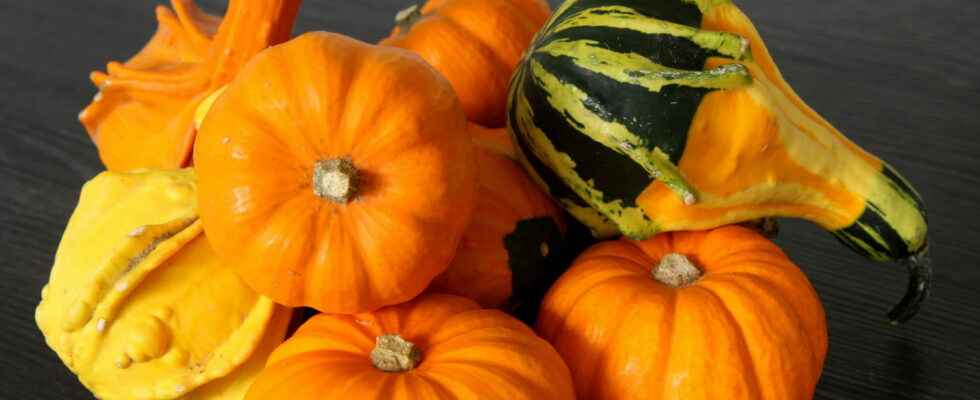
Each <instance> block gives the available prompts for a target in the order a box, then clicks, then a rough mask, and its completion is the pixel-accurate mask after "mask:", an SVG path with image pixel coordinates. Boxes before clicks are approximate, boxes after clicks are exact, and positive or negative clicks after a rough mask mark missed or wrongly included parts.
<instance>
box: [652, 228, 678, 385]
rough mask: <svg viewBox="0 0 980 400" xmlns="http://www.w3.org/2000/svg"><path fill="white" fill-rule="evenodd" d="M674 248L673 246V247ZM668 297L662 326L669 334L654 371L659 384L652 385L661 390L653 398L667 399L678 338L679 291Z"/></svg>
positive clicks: (671, 291)
mask: <svg viewBox="0 0 980 400" xmlns="http://www.w3.org/2000/svg"><path fill="white" fill-rule="evenodd" d="M671 248H673V246H671ZM668 297H669V299H670V305H669V306H667V307H664V310H665V312H664V314H665V317H664V318H663V320H662V321H661V323H662V324H665V325H669V326H668V327H667V328H665V329H664V331H669V332H670V333H669V334H666V335H663V340H664V343H661V345H660V349H661V352H662V353H661V356H660V357H657V363H658V364H659V365H658V368H655V369H654V371H657V372H654V375H655V378H654V381H655V382H657V384H655V385H650V388H652V389H656V388H660V390H661V392H660V393H651V397H652V398H659V397H665V396H664V393H663V391H664V390H665V389H666V388H667V387H668V385H667V371H669V368H670V359H671V356H672V353H673V349H672V348H673V344H674V342H675V337H676V336H677V334H678V333H677V319H676V316H675V315H676V314H677V291H676V290H668Z"/></svg>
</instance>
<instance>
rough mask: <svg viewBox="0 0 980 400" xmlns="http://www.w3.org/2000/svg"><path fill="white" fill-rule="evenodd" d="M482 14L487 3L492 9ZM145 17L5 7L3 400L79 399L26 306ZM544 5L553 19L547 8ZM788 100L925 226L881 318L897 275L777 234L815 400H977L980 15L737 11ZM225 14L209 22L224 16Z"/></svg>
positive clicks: (345, 7) (756, 0)
mask: <svg viewBox="0 0 980 400" xmlns="http://www.w3.org/2000/svg"><path fill="white" fill-rule="evenodd" d="M487 1H492V0H487ZM156 3H157V2H151V1H132V0H115V1H107V0H101V1H67V0H34V1H13V0H0V298H2V300H0V301H2V308H0V329H2V332H3V337H2V339H0V398H3V399H14V398H17V399H34V398H38V399H61V398H89V397H90V395H89V394H88V392H86V391H85V390H84V388H83V387H82V386H81V385H80V384H78V383H77V380H76V379H75V377H74V376H72V375H71V374H70V373H69V372H68V370H67V368H65V367H64V366H62V364H61V362H60V361H59V360H58V358H57V357H56V356H55V354H54V352H52V351H50V350H49V349H48V348H47V347H46V346H45V345H44V341H43V339H42V337H41V334H40V332H39V331H38V329H37V327H36V326H35V324H34V307H35V306H36V305H37V302H38V301H39V298H40V290H41V286H42V285H43V284H44V282H45V281H46V280H47V277H48V273H49V270H50V266H51V264H52V260H53V257H54V252H55V249H56V248H57V245H58V241H59V239H60V236H61V231H62V230H63V229H64V226H65V224H66V222H67V220H68V217H69V215H70V214H71V211H72V209H73V208H74V206H75V202H76V201H77V197H78V193H79V189H80V187H81V185H82V183H83V182H84V181H86V180H88V179H90V178H92V177H93V176H95V175H96V174H97V173H98V172H99V171H100V170H101V164H100V163H99V160H98V156H97V154H96V151H95V147H94V146H93V145H92V143H91V142H90V141H89V139H88V136H87V135H86V133H85V130H84V129H83V128H82V126H81V125H80V124H79V123H78V120H77V114H78V112H79V111H80V110H81V109H82V107H83V106H84V105H85V104H87V103H88V102H89V100H90V99H91V97H92V95H94V94H95V89H94V88H93V87H92V86H91V85H90V84H89V82H88V80H87V75H88V73H89V71H91V70H93V69H100V68H104V63H105V62H106V61H108V60H124V59H126V58H127V57H128V56H130V55H132V54H134V53H135V52H136V51H137V50H138V49H139V48H140V47H141V46H142V44H143V43H144V42H145V41H146V40H147V39H148V38H149V36H150V35H151V33H152V32H153V29H154V27H155V22H154V19H153V12H152V10H153V8H152V6H153V5H154V4H156ZM406 3H409V0H384V1H381V0H356V1H355V0H331V1H328V0H306V2H305V4H304V5H303V9H302V10H301V16H300V18H299V23H298V26H297V28H296V30H297V32H301V31H308V30H330V31H337V32H342V33H345V34H348V35H351V36H354V37H356V38H359V39H362V40H365V41H376V40H378V39H379V38H381V37H382V36H383V35H384V34H386V33H387V32H388V29H389V27H390V21H391V17H392V16H393V15H394V14H395V12H396V11H397V10H398V9H400V8H401V7H402V6H405V5H406ZM553 3H556V2H555V1H553ZM737 3H738V4H740V6H741V7H742V8H743V10H745V11H746V13H747V14H748V15H749V16H750V17H752V19H753V20H754V21H755V23H756V26H757V27H758V28H759V30H760V31H761V32H762V35H763V37H764V38H765V39H766V42H767V44H768V45H769V47H770V50H771V51H772V52H773V53H774V56H775V58H776V60H777V62H778V63H779V65H780V67H781V68H782V71H783V73H784V74H785V75H786V78H787V80H788V81H789V82H790V83H791V84H792V85H793V86H794V87H795V88H796V90H797V91H798V92H799V93H800V95H801V96H802V97H803V98H804V99H806V100H807V101H808V103H810V105H811V106H813V107H814V108H815V109H817V110H819V111H820V112H821V113H822V114H823V115H824V116H825V117H827V118H828V119H829V120H831V121H832V122H833V123H834V124H835V125H836V126H837V127H838V128H839V129H840V130H841V131H843V132H845V133H846V134H847V135H848V136H849V137H850V138H851V139H853V140H854V141H855V142H857V143H858V144H859V145H861V146H862V147H864V148H865V149H867V150H869V151H870V152H872V153H874V154H877V155H878V156H880V157H881V158H883V159H885V160H886V161H888V162H890V163H891V164H892V165H893V166H895V167H896V168H897V169H898V170H899V171H902V173H903V174H904V175H905V176H906V177H907V178H908V179H909V180H911V182H913V183H914V184H915V186H916V188H917V189H918V190H919V191H920V192H921V194H922V195H923V197H924V198H925V200H926V204H927V205H928V206H929V210H930V221H929V222H930V237H931V241H932V252H933V257H934V266H935V271H936V275H935V284H934V288H933V296H932V298H930V299H929V301H928V302H927V303H926V305H925V307H924V309H923V310H922V312H921V313H920V315H919V316H918V317H917V318H916V319H914V320H913V321H912V322H911V323H909V324H908V325H905V326H901V327H893V326H890V325H888V324H887V323H886V319H885V317H884V314H885V312H886V311H887V309H888V307H889V306H891V305H892V304H893V303H894V302H896V301H897V300H898V299H899V298H900V297H901V295H902V293H903V291H904V289H905V285H906V281H905V279H906V278H905V272H904V269H903V268H902V267H900V266H897V265H886V264H875V263H872V262H868V261H865V260H863V259H861V258H860V257H858V256H857V255H855V254H853V253H851V252H849V251H847V250H845V249H844V248H842V247H841V246H840V245H839V244H838V243H837V242H836V241H835V240H834V239H833V238H832V237H831V236H830V235H828V234H826V233H824V232H822V231H820V230H819V229H817V228H816V227H814V226H812V225H809V224H807V223H803V222H797V221H783V226H782V227H783V231H782V233H781V235H780V237H779V239H778V242H779V243H780V244H781V245H783V246H784V248H785V249H786V251H787V252H788V253H789V255H790V256H791V257H792V258H793V259H794V260H795V261H796V262H797V263H798V264H799V265H800V266H801V267H802V268H803V269H804V270H805V271H806V273H807V274H808V276H809V277H810V279H811V280H812V282H813V284H814V286H816V288H817V291H818V292H819V293H820V296H821V298H822V299H823V301H824V306H825V307H826V311H827V318H828V320H829V326H830V352H829V356H828V359H827V364H826V368H825V370H824V373H823V377H822V379H821V381H820V385H819V386H818V388H817V396H816V397H817V398H820V399H977V398H980V322H978V317H980V293H978V289H980V268H978V267H977V260H978V258H980V239H978V238H980V227H978V226H980V224H978V223H980V211H978V208H977V206H978V200H980V189H978V188H980V179H978V172H980V162H978V161H977V158H978V154H977V153H980V137H978V133H980V116H978V114H980V73H978V72H977V69H978V67H980V56H978V50H980V44H978V43H980V33H978V28H977V27H976V26H977V23H978V16H980V13H978V2H977V1H976V0H893V1H855V0H821V1H813V0H785V1H772V0H740V1H737ZM223 4H224V2H223V1H214V0H208V1H207V2H206V3H205V4H204V6H205V8H206V9H208V10H210V11H212V12H218V13H220V12H221V10H222V9H223Z"/></svg>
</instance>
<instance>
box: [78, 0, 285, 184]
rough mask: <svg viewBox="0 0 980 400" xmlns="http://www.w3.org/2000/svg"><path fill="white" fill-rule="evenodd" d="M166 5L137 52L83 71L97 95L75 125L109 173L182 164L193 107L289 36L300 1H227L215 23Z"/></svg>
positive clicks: (188, 1)
mask: <svg viewBox="0 0 980 400" xmlns="http://www.w3.org/2000/svg"><path fill="white" fill-rule="evenodd" d="M172 4H173V11H171V10H169V9H168V8H166V7H164V6H158V7H157V8H156V17H157V21H158V23H159V27H158V28H157V32H156V34H154V35H153V37H152V38H151V39H150V41H149V42H148V43H147V44H146V46H145V47H144V48H143V49H142V50H140V52H139V53H137V54H136V55H135V56H133V57H132V58H130V59H129V61H126V63H124V64H122V63H118V62H114V61H113V62H110V63H109V65H108V66H107V67H106V71H107V72H101V71H95V72H92V74H91V80H92V83H94V84H95V86H96V87H98V88H99V93H98V94H96V95H95V98H94V99H93V100H92V103H91V104H89V105H88V107H86V108H85V109H84V110H82V112H81V114H79V120H81V122H82V124H83V125H85V129H86V130H88V133H89V136H91V138H92V140H93V141H94V142H95V145H96V146H97V147H98V149H99V157H100V158H101V159H102V163H104V164H105V166H106V168H108V169H109V170H113V171H125V170H130V169H134V168H162V169H171V168H178V167H182V166H186V165H187V164H188V163H189V161H190V154H191V148H192V146H193V144H194V134H195V130H194V127H193V118H194V110H195V109H196V108H197V105H198V104H199V103H200V102H201V100H203V99H204V98H205V97H207V96H208V94H210V93H211V92H212V91H214V90H215V89H217V88H219V87H221V86H222V85H224V84H226V83H228V81H230V80H231V79H232V78H233V77H234V76H235V74H236V73H237V72H238V70H239V69H240V68H241V67H242V65H244V64H245V62H246V61H248V59H250V58H251V57H252V56H253V55H255V54H256V53H258V52H259V51H260V50H262V49H264V48H266V47H268V46H270V45H273V44H276V43H280V42H282V41H285V40H286V39H288V38H289V34H290V31H291V30H292V26H293V20H294V19H295V17H296V12H297V10H298V9H299V4H300V0H257V1H256V0H248V1H246V0H231V1H230V2H229V4H228V11H227V13H226V15H225V18H224V19H223V20H222V19H219V18H217V17H214V16H212V15H208V14H206V13H204V12H202V11H201V10H200V9H198V8H197V6H196V5H195V4H194V1H193V0H172ZM242 27H248V28H247V29H245V28H242ZM256 27H264V29H257V28H256Z"/></svg>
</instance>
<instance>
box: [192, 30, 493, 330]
mask: <svg viewBox="0 0 980 400" xmlns="http://www.w3.org/2000/svg"><path fill="white" fill-rule="evenodd" d="M465 129H466V119H465V117H464V115H463V113H462V111H461V110H460V108H459V104H458V102H457V101H456V96H455V95H454V94H453V92H452V88H451V87H450V85H449V83H448V82H446V81H445V79H444V78H442V77H441V76H439V74H438V73H436V72H435V71H434V70H433V69H432V68H431V67H429V66H428V65H426V64H425V63H424V62H423V61H422V60H421V59H420V58H419V57H418V56H416V55H414V54H412V53H410V52H407V51H405V50H401V49H396V48H392V47H386V46H373V45H369V44H365V43H362V42H359V41H357V40H354V39H351V38H348V37H345V36H342V35H338V34H331V33H323V32H314V33H307V34H304V35H302V36H300V37H298V38H296V39H293V40H291V41H289V42H287V43H285V44H282V45H279V46H274V47H272V48H269V49H268V50H266V51H263V52H262V53H260V54H259V55H257V56H256V57H255V58H254V59H253V60H252V61H251V62H250V63H249V64H248V65H247V66H246V67H245V68H244V69H243V70H242V71H241V73H240V74H239V76H238V77H237V78H236V79H235V80H234V81H232V82H231V83H230V84H229V85H228V87H227V89H225V91H224V93H223V94H222V95H221V96H219V97H218V98H217V100H216V101H215V102H214V105H213V106H212V107H211V109H210V111H208V113H207V116H206V118H205V119H204V121H203V123H202V125H201V129H200V133H199V136H198V143H197V146H196V148H195V156H194V157H195V163H196V168H197V171H198V176H199V188H200V191H199V204H200V209H201V220H202V222H203V224H204V229H205V231H206V232H207V233H208V237H209V238H210V239H211V242H212V244H213V245H214V247H215V250H216V251H217V252H218V255H219V256H221V257H222V258H223V259H224V260H225V261H226V262H227V263H228V264H229V265H234V266H235V267H236V272H237V273H238V275H239V276H240V277H241V278H242V279H243V280H244V281H245V282H246V283H248V284H249V285H250V286H251V287H252V288H253V289H255V290H256V291H257V292H259V293H262V294H263V295H265V296H267V297H269V298H271V299H273V300H275V301H276V302H278V303H282V304H286V305H291V306H301V305H302V306H309V307H314V308H317V309H319V310H321V311H325V312H335V313H355V312H364V311H371V310H375V309H378V308H380V307H383V306H386V305H390V304H397V303H401V302H404V301H407V300H409V299H411V298H413V297H415V296H416V295H418V294H419V293H421V292H422V291H423V290H424V289H425V288H426V287H427V286H428V285H429V283H430V282H431V280H432V278H434V277H435V276H436V275H438V274H440V273H442V272H443V271H444V270H445V269H446V267H447V266H448V265H449V262H450V261H451V260H452V258H453V255H454V253H455V250H456V246H457V243H458V242H459V237H460V235H461V234H462V232H463V229H464V228H465V227H466V225H467V223H468V222H469V216H470V213H471V211H472V209H473V205H474V194H475V192H476V190H475V189H476V184H475V172H476V170H475V166H474V165H473V160H472V159H471V154H470V153H471V151H472V149H471V144H470V141H469V139H468V138H467V136H466V135H465V134H464V133H465Z"/></svg>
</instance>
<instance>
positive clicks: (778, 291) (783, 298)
mask: <svg viewBox="0 0 980 400" xmlns="http://www.w3.org/2000/svg"><path fill="white" fill-rule="evenodd" d="M725 275H728V276H739V277H741V278H743V279H745V280H747V281H750V282H753V283H754V284H756V285H759V286H762V287H766V288H767V289H770V290H767V291H766V293H770V294H771V296H773V297H774V298H775V300H777V301H779V302H780V303H783V304H789V305H790V307H789V308H790V309H792V310H793V317H794V318H793V320H794V321H797V322H796V323H797V324H802V323H803V321H804V318H803V314H802V313H801V312H800V311H801V310H800V309H798V308H797V307H796V304H795V303H794V302H792V301H788V300H787V298H789V297H790V296H788V295H787V293H791V292H792V291H787V289H786V288H784V287H783V286H782V285H778V284H776V283H773V282H772V281H771V280H769V279H766V277H764V276H761V275H756V274H752V273H746V272H732V273H727V274H725ZM717 282H724V283H727V284H730V285H735V286H738V287H739V289H740V290H741V291H743V292H748V291H749V290H748V289H746V288H745V287H744V285H742V284H740V283H739V282H737V281H736V280H734V279H724V280H719V281H717ZM739 326H741V324H740V325H739ZM803 328H806V327H805V326H802V325H800V326H799V330H800V331H802V332H804V333H805V334H806V338H807V340H808V342H809V343H810V345H811V349H810V354H811V356H812V358H813V363H814V364H813V365H814V366H815V368H817V369H818V370H819V369H820V368H821V367H820V366H821V365H822V363H823V362H822V361H820V357H819V355H818V354H817V353H818V347H816V346H813V344H814V343H818V342H819V340H818V339H819V338H817V337H813V336H810V332H811V330H809V329H803Z"/></svg>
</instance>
